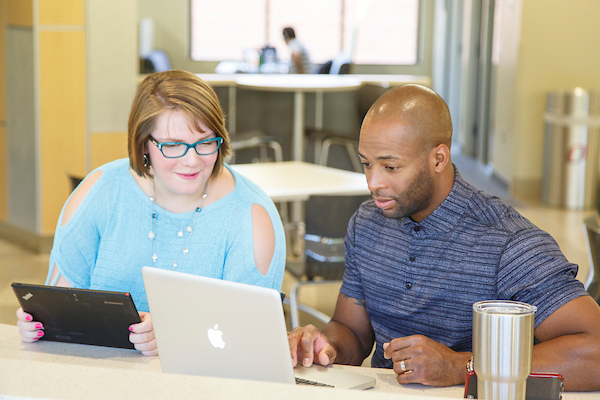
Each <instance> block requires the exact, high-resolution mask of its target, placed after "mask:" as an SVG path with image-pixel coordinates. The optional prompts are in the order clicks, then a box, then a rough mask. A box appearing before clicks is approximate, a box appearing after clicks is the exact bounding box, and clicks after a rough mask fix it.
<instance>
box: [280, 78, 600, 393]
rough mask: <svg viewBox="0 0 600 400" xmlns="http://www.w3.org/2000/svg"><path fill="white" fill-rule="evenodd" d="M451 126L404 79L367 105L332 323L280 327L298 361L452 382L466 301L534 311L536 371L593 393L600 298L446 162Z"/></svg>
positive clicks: (531, 230)
mask: <svg viewBox="0 0 600 400" xmlns="http://www.w3.org/2000/svg"><path fill="white" fill-rule="evenodd" d="M451 137H452V122H451V119H450V112H449V110H448V107H447V106H446V104H445V103H444V101H443V100H442V99H441V98H440V97H439V96H438V95H437V94H436V93H435V92H433V91H432V90H430V89H428V88H425V87H422V86H418V85H404V86H401V87H397V88H395V89H392V90H389V91H388V92H386V93H385V94H384V95H383V96H381V97H380V98H379V99H378V100H377V101H376V102H375V103H374V104H373V106H372V107H371V109H370V110H369V112H368V113H367V115H366V117H365V120H364V122H363V125H362V128H361V132H360V143H359V149H358V153H359V156H360V158H361V160H362V162H363V165H364V169H365V175H366V178H367V182H368V185H369V189H370V191H371V193H372V195H373V199H371V200H369V201H367V202H365V203H363V204H362V205H361V207H360V208H359V210H358V211H357V212H356V214H355V215H354V216H353V217H352V219H351V220H350V223H349V225H348V232H347V235H346V273H345V275H344V282H343V284H342V288H341V289H340V295H339V297H338V301H337V304H336V309H335V312H334V315H333V318H332V319H331V321H330V322H329V323H328V324H327V325H326V326H325V327H324V328H323V330H322V331H321V332H319V331H318V330H317V329H316V328H315V327H314V326H311V325H309V326H306V327H301V328H296V329H294V331H292V332H291V333H290V334H289V342H290V349H291V353H292V359H293V362H294V365H295V364H296V363H297V362H302V363H303V364H304V365H311V364H312V363H313V362H316V363H319V364H323V365H327V364H331V363H334V362H335V363H339V364H353V365H360V364H361V363H362V361H363V360H364V359H365V357H367V356H368V355H369V354H370V352H371V349H372V348H373V344H374V343H375V352H374V354H373V357H372V360H371V363H372V366H373V367H384V368H393V369H394V371H395V372H396V373H397V374H398V377H397V379H398V382H399V383H415V382H417V383H422V384H425V385H432V386H447V385H455V384H461V383H464V381H465V376H466V372H467V369H466V366H467V363H468V361H469V360H470V358H471V357H472V353H471V344H472V337H471V332H472V305H473V303H475V302H476V301H479V300H489V299H506V300H516V301H522V302H525V303H529V304H532V305H535V306H536V307H537V312H536V318H535V332H534V334H535V339H536V343H537V342H539V343H538V344H536V345H535V346H534V350H533V371H534V372H535V371H537V372H557V373H560V374H562V375H563V376H564V379H565V380H564V384H565V389H566V390H598V389H600V307H599V306H598V304H597V303H596V302H595V301H594V300H593V299H592V298H591V297H590V296H588V295H587V293H586V292H585V290H584V288H583V285H582V284H581V282H579V281H578V280H577V279H576V278H575V275H576V273H577V266H576V265H574V264H571V263H569V262H568V261H567V260H566V259H565V257H564V256H563V255H562V253H561V252H560V250H559V248H558V245H557V244H556V243H555V242H554V240H553V239H552V238H551V237H550V235H548V234H547V233H545V232H543V231H541V230H539V229H537V228H536V227H535V226H534V225H533V224H531V223H530V222H529V221H527V220H526V219H525V218H523V217H522V216H521V215H520V214H518V213H517V212H516V211H515V210H514V209H513V208H512V207H509V206H506V205H504V204H502V203H501V202H500V201H499V200H498V199H497V198H495V197H491V196H488V195H487V194H485V193H483V192H480V191H477V190H476V189H474V188H473V187H472V186H471V185H469V184H468V183H467V182H466V181H465V180H464V179H463V178H462V177H461V176H460V174H459V173H458V172H457V171H456V169H455V167H454V166H453V164H452V162H451V160H450V142H451Z"/></svg>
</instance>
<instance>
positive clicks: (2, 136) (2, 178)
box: [0, 125, 8, 221]
mask: <svg viewBox="0 0 600 400" xmlns="http://www.w3.org/2000/svg"><path fill="white" fill-rule="evenodd" d="M7 153H8V152H7V148H6V127H4V126H1V125H0V160H2V161H1V162H0V221H7V220H8V168H7V167H8V165H7V159H8V154H7Z"/></svg>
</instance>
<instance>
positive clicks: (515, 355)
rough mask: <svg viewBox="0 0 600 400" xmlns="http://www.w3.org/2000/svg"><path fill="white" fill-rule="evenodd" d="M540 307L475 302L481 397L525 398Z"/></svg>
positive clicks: (475, 345) (475, 362) (496, 399)
mask: <svg viewBox="0 0 600 400" xmlns="http://www.w3.org/2000/svg"><path fill="white" fill-rule="evenodd" d="M536 310H537V308H536V307H535V306H532V305H529V304H526V303H521V302H517V301H508V300H488V301H480V302H477V303H475V304H473V367H474V369H475V373H476V374H477V398H479V399H485V400H500V399H501V400H525V392H526V384H527V377H528V376H529V374H530V373H531V359H532V353H533V327H534V316H535V311H536Z"/></svg>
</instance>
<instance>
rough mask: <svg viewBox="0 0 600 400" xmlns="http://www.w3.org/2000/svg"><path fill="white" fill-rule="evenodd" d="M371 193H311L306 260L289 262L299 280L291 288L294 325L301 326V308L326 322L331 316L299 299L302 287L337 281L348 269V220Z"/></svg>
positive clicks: (307, 219)
mask: <svg viewBox="0 0 600 400" xmlns="http://www.w3.org/2000/svg"><path fill="white" fill-rule="evenodd" d="M369 197H370V196H365V195H361V196H311V197H310V198H309V199H308V200H307V202H306V205H305V235H304V241H305V250H304V257H303V260H302V261H301V262H299V263H294V262H290V263H288V265H287V266H286V270H287V271H288V272H290V273H291V274H292V275H293V276H294V277H295V278H296V279H297V281H296V282H295V283H294V284H293V285H292V287H291V288H290V294H289V301H286V303H287V304H289V306H290V314H291V322H292V327H293V328H295V327H297V326H299V311H303V312H305V313H307V314H309V315H311V316H313V317H315V318H317V319H318V320H320V321H323V322H324V323H327V322H329V320H330V319H331V317H330V316H328V315H326V314H324V313H322V312H320V311H318V310H316V309H314V308H312V307H308V306H306V305H304V304H301V303H300V302H299V301H298V296H299V294H300V293H299V292H300V288H302V287H305V286H307V285H321V284H326V283H332V282H338V281H340V280H341V279H342V277H343V275H344V271H345V269H346V265H345V261H344V238H345V236H346V229H347V227H348V221H349V220H350V217H352V214H354V212H355V211H356V210H357V209H358V207H359V206H360V204H361V203H362V202H363V201H365V200H367V199H368V198H369Z"/></svg>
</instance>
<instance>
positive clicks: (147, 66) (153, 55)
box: [141, 50, 171, 74]
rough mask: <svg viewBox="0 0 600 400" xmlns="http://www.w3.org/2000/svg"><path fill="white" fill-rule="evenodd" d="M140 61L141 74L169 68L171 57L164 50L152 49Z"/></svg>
mask: <svg viewBox="0 0 600 400" xmlns="http://www.w3.org/2000/svg"><path fill="white" fill-rule="evenodd" d="M141 63H142V65H141V73H142V74H151V73H153V72H163V71H168V70H170V69H171V59H170V58H169V55H168V54H167V52H166V51H164V50H152V51H151V52H150V53H148V54H146V56H145V57H144V58H142V59H141Z"/></svg>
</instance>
